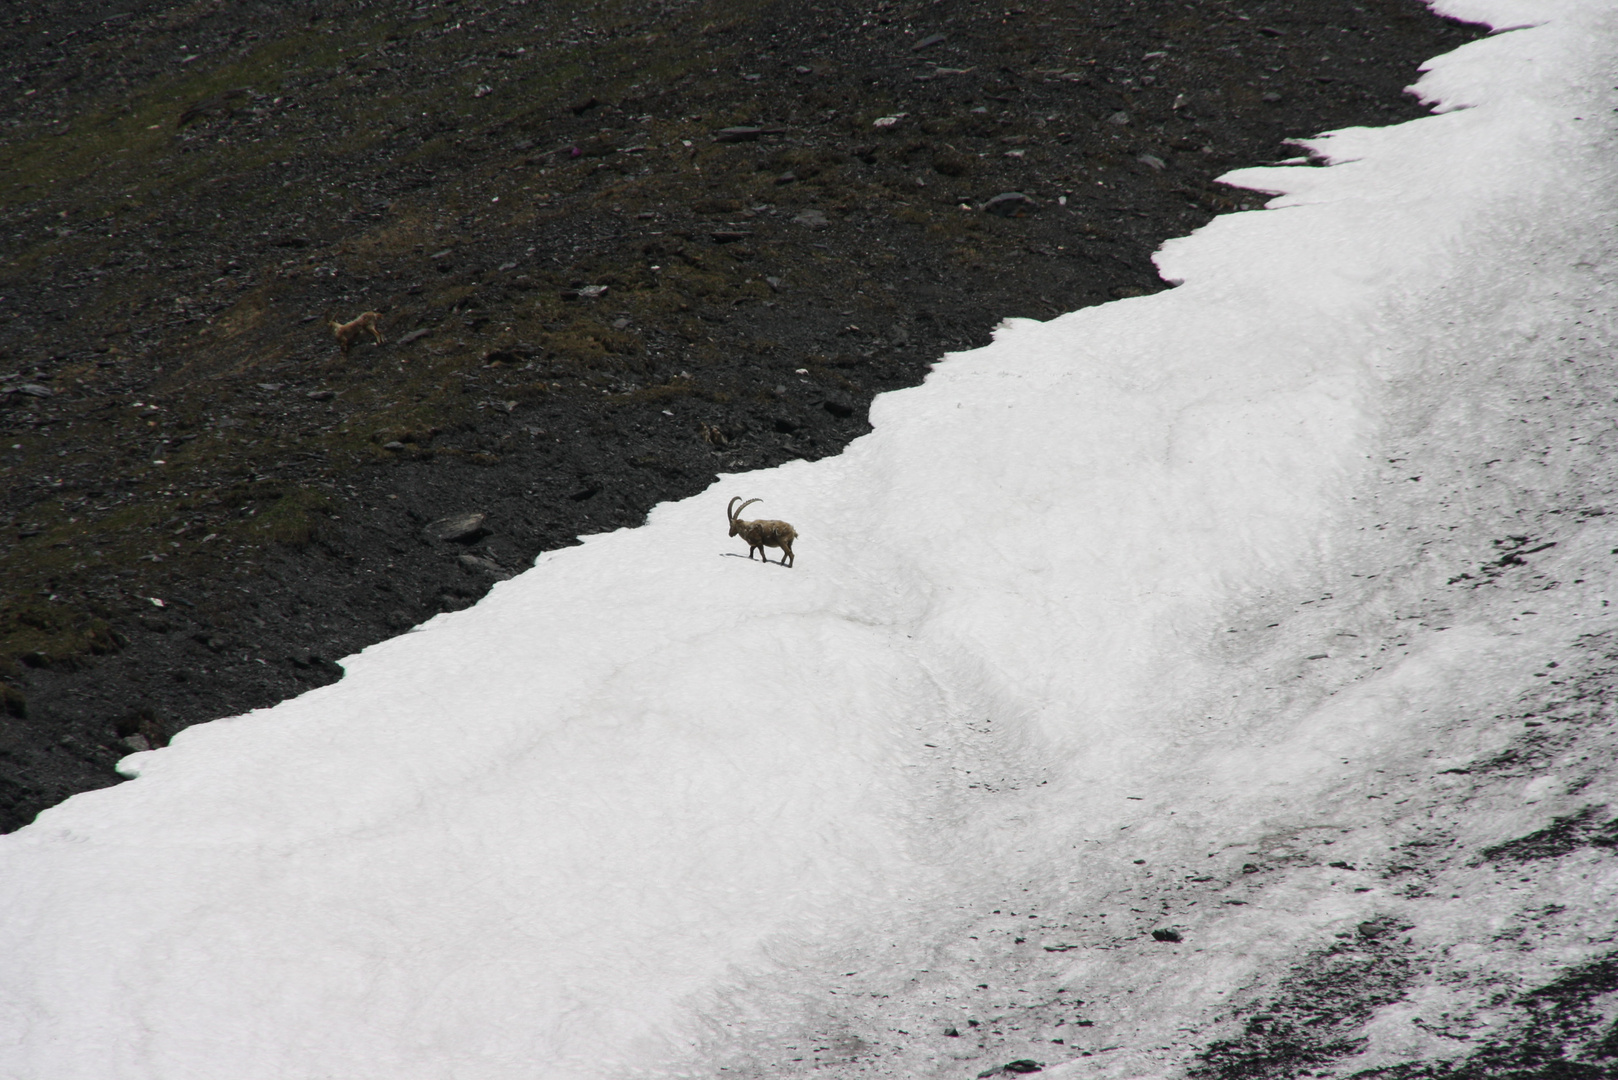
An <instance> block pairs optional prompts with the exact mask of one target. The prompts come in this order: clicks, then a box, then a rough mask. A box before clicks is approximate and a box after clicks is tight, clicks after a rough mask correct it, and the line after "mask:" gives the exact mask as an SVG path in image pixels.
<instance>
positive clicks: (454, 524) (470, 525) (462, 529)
mask: <svg viewBox="0 0 1618 1080" xmlns="http://www.w3.org/2000/svg"><path fill="white" fill-rule="evenodd" d="M484 520H485V515H483V514H478V513H473V512H467V513H464V514H451V515H449V516H448V517H441V518H439V519H438V520H437V521H434V522H432V523H431V524H429V525H428V526H427V527H426V528H424V529H422V530H421V531H422V532H423V533H425V534H426V535H427V536H429V537H431V538H432V539H434V540H442V541H445V542H446V543H461V544H469V543H471V542H472V541H474V540H477V539H480V538H482V537H485V536H487V535H489V530H488V529H486V528H484V526H483V522H484Z"/></svg>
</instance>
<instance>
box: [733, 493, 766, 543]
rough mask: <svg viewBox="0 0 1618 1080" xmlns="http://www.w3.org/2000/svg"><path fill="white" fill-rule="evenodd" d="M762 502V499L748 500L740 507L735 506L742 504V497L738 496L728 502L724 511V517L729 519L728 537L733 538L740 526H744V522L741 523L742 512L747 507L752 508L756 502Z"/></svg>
mask: <svg viewBox="0 0 1618 1080" xmlns="http://www.w3.org/2000/svg"><path fill="white" fill-rule="evenodd" d="M763 501H764V500H762V499H748V500H747V501H746V502H743V503H742V504H741V505H740V506H737V505H736V504H737V503H739V502H742V497H741V496H740V495H738V496H736V497H735V498H733V499H731V500H730V506H729V507H727V508H726V509H725V516H726V517H727V518H729V519H730V535H732V536H735V535H736V533H737V532H738V531H739V530H740V529H741V527H742V525H744V524H745V522H743V521H742V519H741V515H742V511H743V510H746V509H747V508H748V507H749V506H752V505H753V504H754V503H756V502H763Z"/></svg>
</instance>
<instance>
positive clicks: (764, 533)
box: [725, 495, 798, 566]
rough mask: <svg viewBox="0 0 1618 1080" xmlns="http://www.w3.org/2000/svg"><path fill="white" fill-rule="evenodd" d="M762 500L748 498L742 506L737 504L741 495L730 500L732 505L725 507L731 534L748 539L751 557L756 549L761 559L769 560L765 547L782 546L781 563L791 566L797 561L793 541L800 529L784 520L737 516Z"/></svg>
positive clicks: (749, 555)
mask: <svg viewBox="0 0 1618 1080" xmlns="http://www.w3.org/2000/svg"><path fill="white" fill-rule="evenodd" d="M761 501H762V500H760V499H748V500H747V501H746V502H744V503H742V504H741V505H740V506H737V505H736V504H737V503H739V502H742V497H741V496H740V495H738V496H736V497H735V498H734V499H732V500H730V506H729V507H727V508H726V509H725V516H726V517H728V518H729V519H730V535H732V536H739V537H741V538H742V539H743V540H746V541H747V557H748V558H749V559H751V558H752V557H753V552H755V551H756V552H758V557H759V558H760V559H763V560H764V561H765V562H769V561H770V559H769V556H767V555H765V554H764V549H765V548H767V547H772V548H780V549H781V565H782V566H791V565H793V563H794V562H796V561H797V560H795V559H794V558H793V557H792V541H794V540H796V539H797V538H798V530H796V529H794V528H793V527H792V526H791V525H788V524H787V523H786V522H784V521H743V520H742V519H741V518H740V517H738V516H737V515H739V514H740V513H741V512H742V511H743V510H746V509H747V508H748V507H749V506H752V505H753V504H754V503H756V502H761Z"/></svg>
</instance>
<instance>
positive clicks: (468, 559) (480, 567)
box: [455, 552, 513, 581]
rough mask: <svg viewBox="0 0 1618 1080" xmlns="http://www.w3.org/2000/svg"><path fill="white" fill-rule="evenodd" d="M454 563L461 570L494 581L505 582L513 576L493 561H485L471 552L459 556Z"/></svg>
mask: <svg viewBox="0 0 1618 1080" xmlns="http://www.w3.org/2000/svg"><path fill="white" fill-rule="evenodd" d="M455 561H456V562H457V563H459V564H460V565H461V568H462V569H463V570H470V571H471V572H472V573H474V574H481V575H484V576H486V577H492V578H494V579H495V580H496V581H507V580H509V579H510V578H511V577H512V576H513V575H512V573H511V571H510V570H507V569H506V568H505V567H503V566H501V565H500V564H499V563H497V562H495V561H494V560H493V559H485V558H484V557H483V556H481V555H473V554H472V553H471V552H467V553H466V554H464V555H461V556H459V557H458V558H456V560H455Z"/></svg>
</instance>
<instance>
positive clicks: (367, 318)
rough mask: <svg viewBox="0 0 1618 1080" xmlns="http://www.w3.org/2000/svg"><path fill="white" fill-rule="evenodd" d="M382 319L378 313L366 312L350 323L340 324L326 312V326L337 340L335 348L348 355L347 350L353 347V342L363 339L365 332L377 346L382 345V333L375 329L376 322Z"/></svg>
mask: <svg viewBox="0 0 1618 1080" xmlns="http://www.w3.org/2000/svg"><path fill="white" fill-rule="evenodd" d="M381 317H382V313H381V312H379V311H367V312H365V313H364V314H363V315H361V316H360V317H359V318H357V319H355V320H353V321H352V322H345V323H340V322H338V321H337V320H336V319H334V318H332V315H331V312H329V311H328V312H326V325H327V326H329V327H331V332H332V334H333V335H335V336H336V338H337V347H338V348H339V349H342V350H343V355H344V356H345V357H346V356H347V355H348V350H350V349H352V348H353V347H354V342H356V341H358V340H359V339H360V338H362V337H364V336H365V334H366V333H367V332H369V333H370V335H371V336H372V337H374V338H375V339H376V343H377V344H378V345H380V344H382V331H380V330H378V329H377V328H376V321H377V320H378V319H380V318H381Z"/></svg>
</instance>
